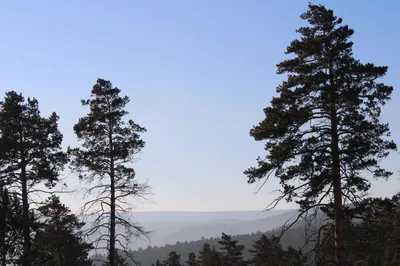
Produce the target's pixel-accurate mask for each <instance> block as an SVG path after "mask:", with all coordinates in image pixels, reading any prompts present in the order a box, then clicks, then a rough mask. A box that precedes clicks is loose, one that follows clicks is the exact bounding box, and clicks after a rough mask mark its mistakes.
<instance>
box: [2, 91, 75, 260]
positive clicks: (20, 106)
mask: <svg viewBox="0 0 400 266" xmlns="http://www.w3.org/2000/svg"><path fill="white" fill-rule="evenodd" d="M57 121H58V116H57V115H56V113H52V114H51V115H50V116H49V117H43V116H41V114H40V111H39V103H38V101H37V100H36V99H35V98H32V99H31V98H28V99H27V100H25V98H24V97H23V96H22V94H18V93H16V92H15V91H10V92H7V93H6V96H5V99H4V101H2V102H0V136H1V138H2V142H1V143H0V145H1V146H0V150H1V151H2V156H1V158H0V166H1V167H0V176H1V178H2V179H3V180H4V184H5V185H6V187H8V189H9V191H10V192H14V193H15V194H16V195H18V197H19V199H20V201H21V202H22V226H23V258H22V259H23V262H22V265H24V266H30V265H31V261H32V257H31V255H30V251H31V227H32V223H31V222H32V219H31V217H30V216H31V205H30V203H31V197H32V196H33V195H35V194H36V193H37V192H38V191H40V192H46V191H43V190H39V189H38V188H37V185H39V184H44V185H45V187H47V188H53V187H54V186H55V185H56V184H57V182H58V181H59V172H60V171H61V170H62V169H63V167H64V165H65V164H66V163H67V155H66V153H64V152H63V151H62V150H61V142H62V134H61V133H60V131H59V130H58V125H57Z"/></svg>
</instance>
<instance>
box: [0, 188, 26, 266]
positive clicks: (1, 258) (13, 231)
mask: <svg viewBox="0 0 400 266" xmlns="http://www.w3.org/2000/svg"><path fill="white" fill-rule="evenodd" d="M21 217H22V206H21V204H20V201H19V199H18V198H17V196H16V195H15V194H14V195H12V194H11V195H10V193H9V192H8V190H7V188H5V187H4V185H2V184H1V183H0V265H1V266H6V265H10V264H15V263H16V262H17V261H18V258H19V257H20V256H21V254H20V253H21V252H20V251H21V244H22V241H21V237H22V223H21V221H22V219H21Z"/></svg>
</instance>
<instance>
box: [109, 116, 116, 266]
mask: <svg viewBox="0 0 400 266" xmlns="http://www.w3.org/2000/svg"><path fill="white" fill-rule="evenodd" d="M109 129H110V131H109V132H110V133H109V141H110V155H111V156H110V157H111V158H110V194H111V195H110V251H109V252H110V254H109V256H110V266H116V265H115V173H114V158H113V139H112V124H111V123H110V128H109Z"/></svg>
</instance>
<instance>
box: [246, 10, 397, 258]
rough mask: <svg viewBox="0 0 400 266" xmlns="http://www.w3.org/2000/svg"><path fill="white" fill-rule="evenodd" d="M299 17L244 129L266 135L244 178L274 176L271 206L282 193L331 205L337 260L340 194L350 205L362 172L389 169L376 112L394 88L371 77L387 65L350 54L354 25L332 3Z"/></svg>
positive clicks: (360, 187)
mask: <svg viewBox="0 0 400 266" xmlns="http://www.w3.org/2000/svg"><path fill="white" fill-rule="evenodd" d="M301 18H302V19H304V20H306V21H308V23H309V26H304V27H301V28H300V29H298V30H297V32H298V33H299V34H301V38H299V39H297V40H294V41H292V42H291V43H290V45H289V46H288V47H287V51H286V54H287V55H291V56H292V58H290V59H287V60H285V61H283V62H281V63H280V64H278V74H286V75H287V79H286V80H285V81H284V82H283V83H282V84H281V85H280V86H279V87H278V88H277V92H278V93H279V95H278V96H276V97H273V99H272V101H271V106H270V107H267V108H265V109H264V113H265V119H264V120H263V121H262V122H261V123H260V124H259V125H257V126H255V127H254V128H253V129H252V130H251V131H250V135H251V136H252V137H253V138H254V139H255V140H257V141H266V144H265V150H266V151H267V155H266V157H265V158H264V159H260V158H259V159H258V166H257V167H251V168H249V169H248V170H246V171H245V174H246V175H247V177H248V182H249V183H254V182H256V181H257V180H260V179H268V178H269V177H270V176H271V175H275V176H276V177H277V178H278V179H279V180H280V183H281V185H282V188H283V189H282V191H281V192H282V194H281V195H280V196H279V197H278V198H277V199H276V200H275V201H274V202H273V203H272V205H271V206H272V207H274V206H276V204H277V203H278V202H279V201H280V200H282V199H285V200H287V201H295V202H297V203H298V204H299V206H300V208H301V211H302V212H301V213H305V212H306V211H307V210H309V209H311V208H313V207H326V208H325V211H327V210H328V209H330V208H333V211H332V212H333V214H334V220H335V233H336V261H337V263H338V264H340V263H341V262H342V260H343V257H344V254H345V252H344V251H345V241H344V235H343V228H344V222H343V221H344V220H343V219H344V217H343V199H345V200H346V201H347V203H352V204H355V205H356V204H357V202H358V199H359V195H360V194H361V193H365V192H366V191H368V189H369V188H370V182H369V180H368V178H367V176H366V174H365V172H368V173H369V174H371V175H372V176H373V177H374V178H385V179H386V178H388V177H389V176H390V175H391V172H389V171H386V170H385V169H383V168H382V167H381V166H380V165H379V161H380V160H381V159H383V158H385V157H386V156H387V155H388V153H389V151H391V150H394V149H396V145H395V143H394V142H393V141H390V140H388V139H387V137H389V136H390V134H389V127H388V124H386V123H383V122H381V121H380V114H381V107H382V105H384V104H385V103H386V102H387V101H388V100H389V99H390V96H391V94H392V91H393V88H392V87H391V86H387V85H385V84H383V83H379V82H378V81H377V79H379V78H381V77H383V76H385V74H386V72H387V69H388V68H387V67H384V66H375V65H373V64H371V63H367V64H363V63H361V62H360V61H358V60H356V59H355V58H354V57H353V54H352V46H353V43H352V42H351V41H350V40H349V38H350V37H351V36H352V35H353V33H354V31H353V30H352V29H350V28H349V27H348V26H343V25H341V23H342V19H341V18H337V17H336V16H335V15H334V14H333V11H332V10H328V9H326V8H325V7H324V6H322V5H312V4H309V9H308V11H307V12H305V13H304V14H302V15H301ZM329 201H332V205H330V204H328V203H329ZM328 207H329V208H328Z"/></svg>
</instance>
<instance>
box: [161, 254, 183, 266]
mask: <svg viewBox="0 0 400 266" xmlns="http://www.w3.org/2000/svg"><path fill="white" fill-rule="evenodd" d="M163 265H165V266H183V265H182V264H181V255H179V254H177V253H176V252H175V251H171V252H170V253H169V255H168V259H167V260H165V261H164V262H163Z"/></svg>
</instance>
